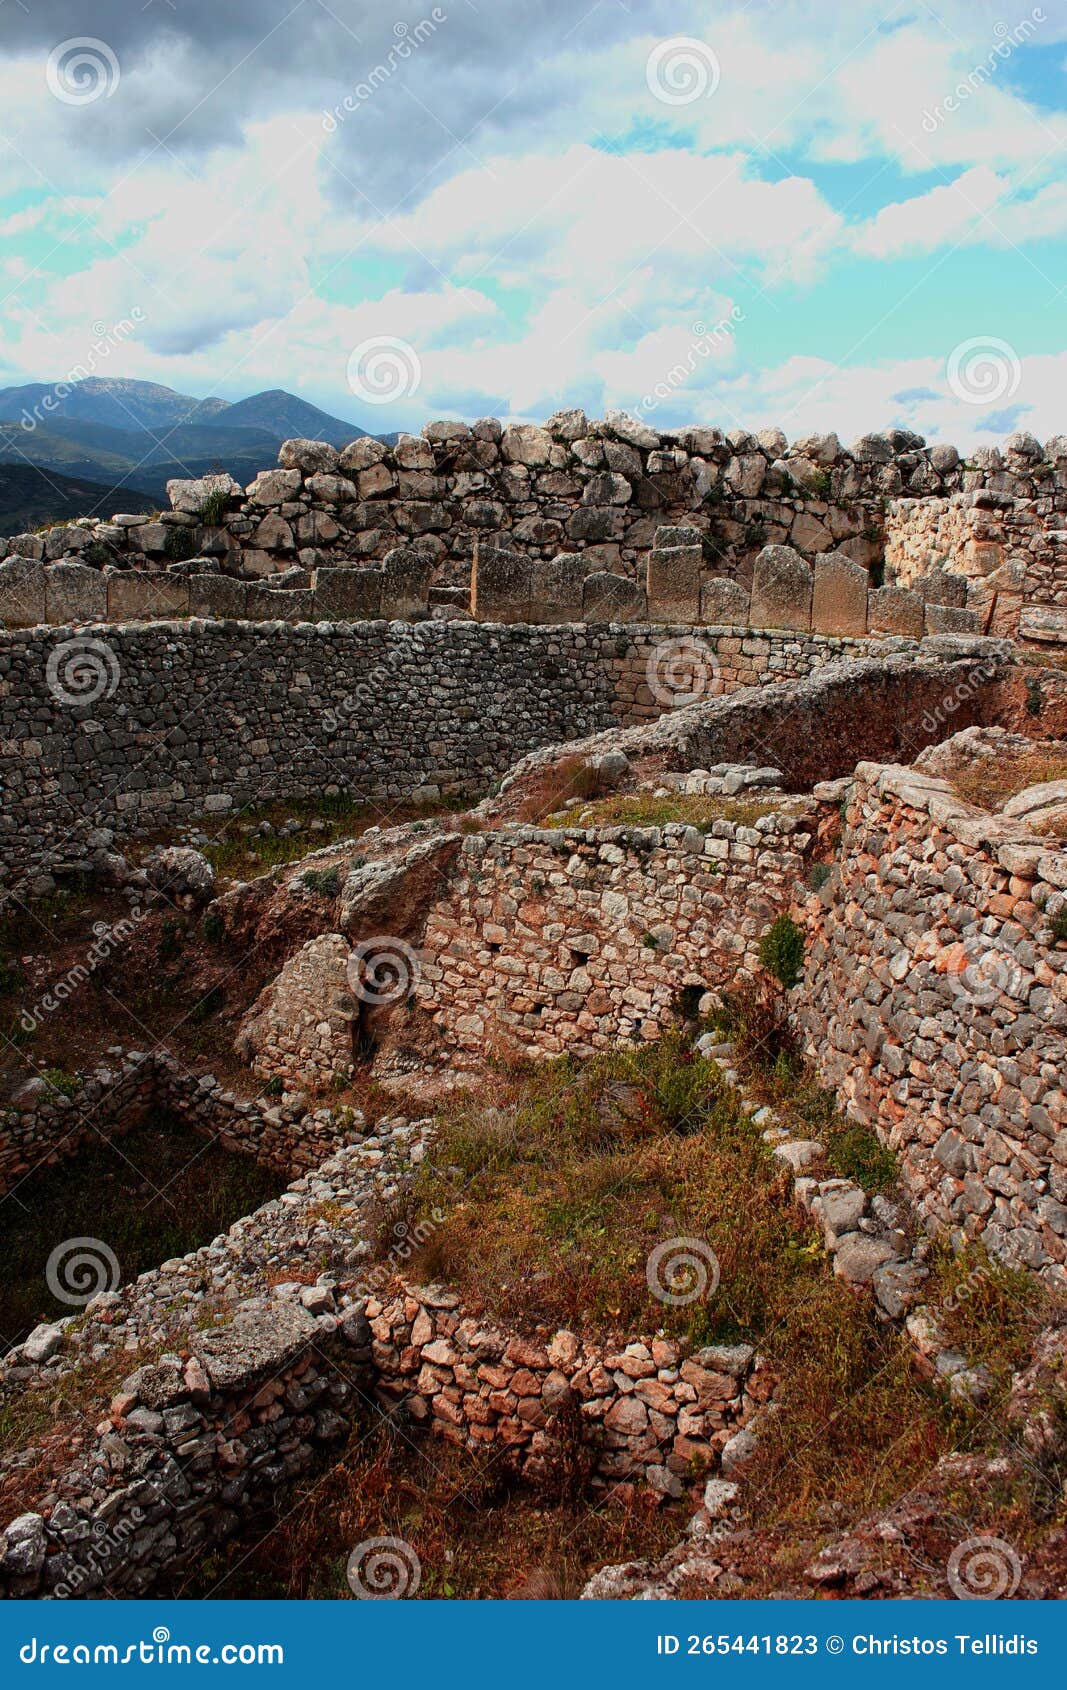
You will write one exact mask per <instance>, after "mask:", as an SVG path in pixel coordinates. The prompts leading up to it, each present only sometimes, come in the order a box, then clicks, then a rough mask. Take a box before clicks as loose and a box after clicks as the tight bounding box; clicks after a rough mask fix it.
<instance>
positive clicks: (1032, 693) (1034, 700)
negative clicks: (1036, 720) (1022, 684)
mask: <svg viewBox="0 0 1067 1690" xmlns="http://www.w3.org/2000/svg"><path fill="white" fill-rule="evenodd" d="M1044 703H1045V694H1044V692H1043V690H1042V687H1041V682H1040V681H1039V680H1038V679H1037V676H1036V675H1031V676H1030V678H1029V679H1028V681H1027V683H1026V714H1027V715H1028V716H1040V714H1041V711H1042V709H1043V708H1044Z"/></svg>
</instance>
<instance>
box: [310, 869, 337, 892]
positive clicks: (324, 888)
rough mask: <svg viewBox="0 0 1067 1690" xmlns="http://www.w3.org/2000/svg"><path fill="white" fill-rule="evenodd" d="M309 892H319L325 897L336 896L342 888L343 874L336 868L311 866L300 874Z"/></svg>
mask: <svg viewBox="0 0 1067 1690" xmlns="http://www.w3.org/2000/svg"><path fill="white" fill-rule="evenodd" d="M300 878H301V880H302V881H303V883H304V885H305V886H306V887H307V889H308V891H309V892H319V893H321V895H322V896H323V897H324V898H336V896H337V894H338V892H339V891H340V890H341V876H340V875H339V874H338V872H337V870H336V869H335V868H309V869H305V870H304V873H303V874H302V875H301V876H300Z"/></svg>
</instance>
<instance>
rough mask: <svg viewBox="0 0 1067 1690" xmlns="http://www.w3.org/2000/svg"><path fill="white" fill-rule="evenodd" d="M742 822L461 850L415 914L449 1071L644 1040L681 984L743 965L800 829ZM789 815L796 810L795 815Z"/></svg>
mask: <svg viewBox="0 0 1067 1690" xmlns="http://www.w3.org/2000/svg"><path fill="white" fill-rule="evenodd" d="M764 802H765V804H766V808H767V810H768V812H769V813H768V814H767V815H765V816H763V817H761V818H760V819H759V821H758V822H757V823H756V824H755V825H754V826H751V827H749V826H744V825H742V824H740V823H738V822H733V821H714V822H709V823H708V824H707V825H706V827H701V828H697V827H684V826H680V825H670V826H667V827H663V828H659V827H599V828H589V829H582V828H571V827H567V828H560V829H558V830H555V829H538V828H509V829H508V830H507V831H506V832H505V831H501V832H499V833H489V834H473V835H471V836H470V837H469V838H467V839H465V840H464V841H463V847H462V851H461V854H460V859H459V863H458V865H457V870H456V872H455V874H454V876H453V879H452V882H451V884H450V886H449V888H448V891H447V893H446V895H445V896H444V897H443V898H442V899H441V900H439V901H438V902H437V903H436V904H434V905H433V907H432V908H431V910H430V914H429V917H428V920H427V924H426V929H425V935H424V939H423V945H422V952H421V955H422V959H423V962H422V969H421V973H420V977H419V980H418V984H417V988H416V997H417V1001H418V1002H419V1004H420V1006H421V1007H422V1008H423V1009H425V1010H426V1011H427V1012H428V1013H429V1014H431V1015H432V1016H433V1018H434V1021H435V1023H436V1025H437V1028H438V1030H439V1032H440V1034H441V1036H442V1040H443V1042H444V1044H446V1045H447V1046H448V1048H449V1049H451V1050H453V1051H454V1052H455V1053H456V1059H457V1063H458V1064H460V1065H461V1064H463V1063H464V1062H466V1063H467V1064H472V1065H475V1066H480V1065H481V1064H482V1063H484V1059H485V1052H486V1050H498V1049H501V1050H508V1051H510V1052H514V1051H516V1050H518V1051H520V1052H522V1053H523V1054H526V1055H555V1054H558V1053H559V1052H561V1051H564V1050H567V1051H571V1052H573V1053H574V1054H575V1055H578V1056H588V1055H591V1054H592V1053H593V1052H594V1051H597V1050H607V1049H610V1048H611V1047H612V1046H614V1045H616V1044H618V1043H619V1042H620V1041H627V1042H641V1041H642V1040H644V1039H649V1038H656V1037H658V1036H659V1032H660V1029H661V1027H662V1026H664V1025H667V1024H669V1023H670V1022H671V1021H672V1020H673V1019H675V1018H676V1014H677V999H678V995H679V993H680V992H682V991H683V990H684V989H685V988H686V987H687V986H690V987H693V986H695V987H697V988H698V989H699V990H701V991H703V990H707V989H709V988H716V987H721V986H723V985H725V984H727V983H728V982H729V981H730V980H732V979H733V978H734V976H735V975H736V973H737V971H738V969H739V968H744V967H748V968H750V969H754V968H755V966H756V961H757V957H756V951H757V945H758V941H759V938H760V936H761V935H762V934H763V933H764V932H765V931H766V929H767V927H768V926H769V925H770V923H771V922H772V921H773V919H774V917H775V915H777V914H778V913H779V912H780V911H781V910H783V909H785V908H788V906H789V904H790V903H791V901H792V900H793V898H794V897H796V896H798V895H799V894H800V892H801V890H802V886H803V878H804V874H805V872H806V853H807V852H808V849H809V846H810V844H811V838H812V835H811V832H810V831H809V828H808V826H807V825H806V822H805V818H804V816H803V815H802V814H798V813H796V812H795V811H791V810H789V809H786V808H783V807H781V801H780V800H779V801H777V802H776V801H775V800H773V799H771V798H770V797H768V798H767V799H766V800H764ZM802 808H803V806H802Z"/></svg>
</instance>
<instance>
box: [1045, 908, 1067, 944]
mask: <svg viewBox="0 0 1067 1690" xmlns="http://www.w3.org/2000/svg"><path fill="white" fill-rule="evenodd" d="M1049 932H1050V933H1051V934H1052V943H1053V944H1054V945H1062V944H1063V943H1064V941H1067V904H1061V906H1060V908H1059V909H1058V910H1057V911H1056V913H1055V915H1054V916H1052V918H1051V919H1050V921H1049Z"/></svg>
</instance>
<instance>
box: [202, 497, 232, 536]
mask: <svg viewBox="0 0 1067 1690" xmlns="http://www.w3.org/2000/svg"><path fill="white" fill-rule="evenodd" d="M229 508H230V491H229V488H227V487H213V488H212V489H211V492H210V493H208V494H207V495H206V497H205V498H204V499H203V500H202V502H201V505H200V521H201V522H202V523H203V524H204V525H205V527H208V528H216V527H217V526H218V524H219V523H220V522H221V521H222V519H223V517H224V516H225V515H226V512H227V511H228V510H229Z"/></svg>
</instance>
